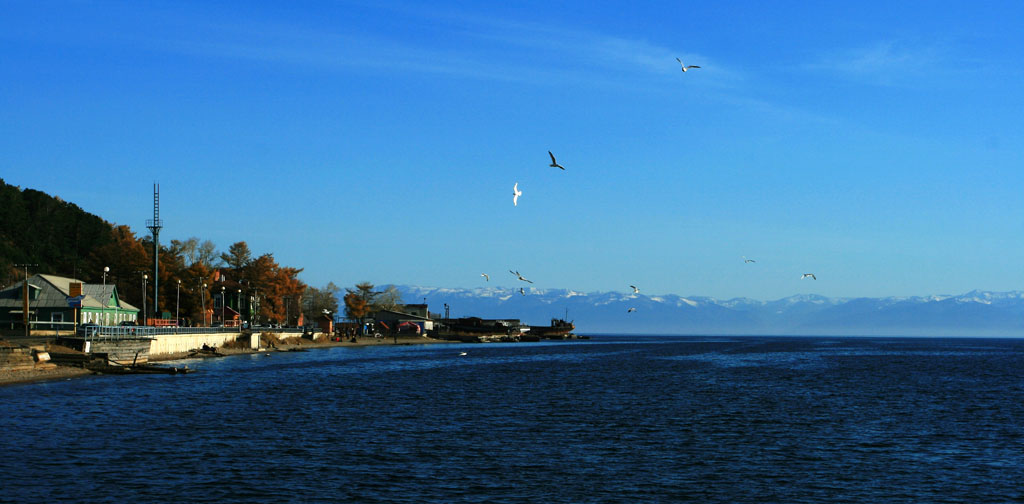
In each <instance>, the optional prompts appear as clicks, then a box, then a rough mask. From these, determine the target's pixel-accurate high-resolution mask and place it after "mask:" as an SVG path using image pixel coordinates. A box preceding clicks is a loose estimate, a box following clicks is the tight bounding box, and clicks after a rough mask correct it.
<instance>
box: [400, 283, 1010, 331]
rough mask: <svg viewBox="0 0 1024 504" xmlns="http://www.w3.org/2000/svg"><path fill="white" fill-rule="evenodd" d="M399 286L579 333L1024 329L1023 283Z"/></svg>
mask: <svg viewBox="0 0 1024 504" xmlns="http://www.w3.org/2000/svg"><path fill="white" fill-rule="evenodd" d="M399 290H400V291H401V292H402V293H403V297H404V299H405V301H406V302H407V303H419V302H422V301H423V300H424V299H425V300H426V302H427V304H429V305H430V310H431V312H433V313H443V306H444V305H445V304H447V305H448V306H449V313H450V316H451V317H467V316H477V317H482V318H518V319H520V320H522V321H523V322H525V323H527V324H534V325H543V324H547V323H548V322H549V321H550V319H552V318H566V317H568V319H570V320H574V321H575V322H576V326H577V328H578V329H577V330H578V332H580V333H622V334H625V333H628V334H780V335H784V334H789V335H907V336H1024V292H1020V291H1013V292H985V291H971V292H968V293H965V294H961V295H958V296H949V295H934V296H911V297H887V298H828V297H824V296H819V295H813V294H801V295H795V296H790V297H786V298H782V299H778V300H774V301H758V300H754V299H749V298H735V299H728V300H718V299H715V298H710V297H702V296H688V297H682V296H677V295H675V294H666V295H657V296H651V295H646V294H633V293H631V292H590V293H584V292H579V291H573V290H565V289H536V288H532V287H527V286H524V290H525V293H526V295H523V294H521V293H520V292H519V286H518V285H517V286H515V287H484V288H475V289H459V288H431V287H415V286H399ZM630 308H635V309H636V310H635V311H632V312H630V311H629V309H630Z"/></svg>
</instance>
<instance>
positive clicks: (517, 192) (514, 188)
mask: <svg viewBox="0 0 1024 504" xmlns="http://www.w3.org/2000/svg"><path fill="white" fill-rule="evenodd" d="M522 195H523V191H520V190H519V182H516V185H514V186H512V206H519V197H520V196H522Z"/></svg>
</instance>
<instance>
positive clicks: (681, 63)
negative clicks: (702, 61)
mask: <svg viewBox="0 0 1024 504" xmlns="http://www.w3.org/2000/svg"><path fill="white" fill-rule="evenodd" d="M676 61H678V62H679V66H680V67H682V68H683V71H684V72H685V71H687V70H689V69H690V68H700V67H699V66H697V65H690V66H686V65H684V64H683V60H681V59H679V58H676Z"/></svg>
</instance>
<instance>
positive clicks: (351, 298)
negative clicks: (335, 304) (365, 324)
mask: <svg viewBox="0 0 1024 504" xmlns="http://www.w3.org/2000/svg"><path fill="white" fill-rule="evenodd" d="M369 314H370V308H369V305H367V304H366V301H365V300H364V299H362V298H360V297H359V294H356V293H355V292H351V291H349V292H346V293H345V317H346V318H348V319H349V320H360V319H362V318H363V317H365V316H367V315H369Z"/></svg>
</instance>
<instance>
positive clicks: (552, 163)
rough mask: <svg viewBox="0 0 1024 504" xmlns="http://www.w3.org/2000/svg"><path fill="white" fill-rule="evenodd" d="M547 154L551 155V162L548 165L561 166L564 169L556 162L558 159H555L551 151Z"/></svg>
mask: <svg viewBox="0 0 1024 504" xmlns="http://www.w3.org/2000/svg"><path fill="white" fill-rule="evenodd" d="M548 155H549V156H551V164H549V165H548V166H550V167H552V168H561V169H563V170H564V169H565V167H564V166H562V165H560V164H558V161H555V155H554V154H552V153H551V151H548Z"/></svg>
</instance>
